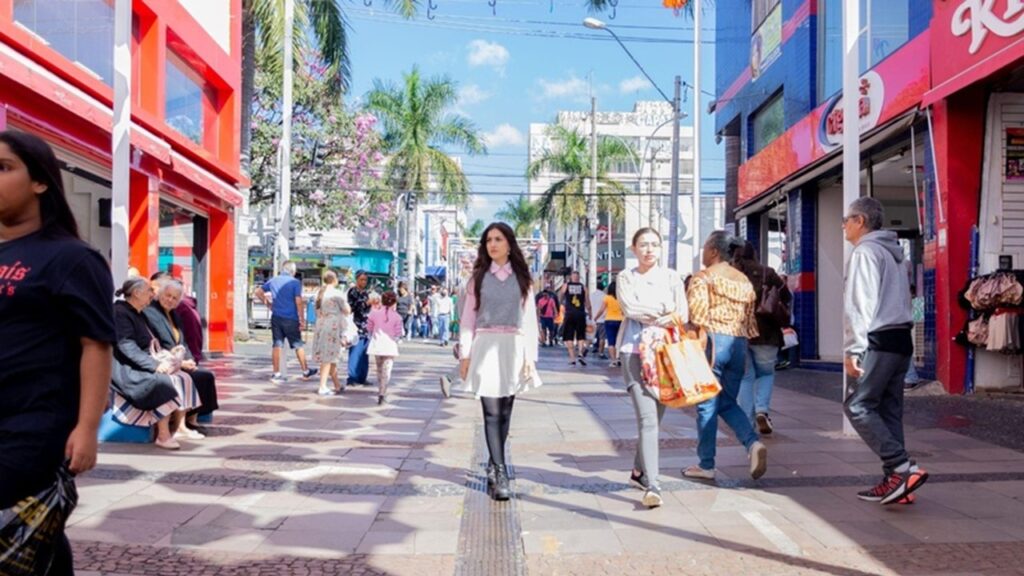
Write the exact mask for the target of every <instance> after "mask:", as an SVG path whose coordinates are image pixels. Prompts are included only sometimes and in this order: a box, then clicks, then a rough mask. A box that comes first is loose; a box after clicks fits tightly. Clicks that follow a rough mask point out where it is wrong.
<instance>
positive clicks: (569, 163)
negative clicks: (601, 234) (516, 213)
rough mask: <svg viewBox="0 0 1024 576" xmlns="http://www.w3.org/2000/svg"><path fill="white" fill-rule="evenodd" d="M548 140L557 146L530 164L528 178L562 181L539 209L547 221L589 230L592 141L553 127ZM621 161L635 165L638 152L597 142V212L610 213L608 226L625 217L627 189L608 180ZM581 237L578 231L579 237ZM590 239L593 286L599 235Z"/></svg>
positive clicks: (610, 142) (604, 140) (548, 191)
mask: <svg viewBox="0 0 1024 576" xmlns="http://www.w3.org/2000/svg"><path fill="white" fill-rule="evenodd" d="M548 137H549V138H550V139H551V141H552V144H553V145H554V146H553V148H552V149H551V150H547V151H545V153H544V155H543V156H541V157H540V158H538V159H537V160H535V161H533V162H531V163H530V165H529V166H528V167H527V169H526V176H527V178H530V179H537V178H538V177H539V176H540V175H541V174H544V173H549V174H554V175H556V177H558V178H559V179H558V180H556V181H555V182H554V183H553V184H551V185H550V186H548V188H547V189H546V190H544V191H543V192H541V198H540V202H539V204H538V208H539V211H540V216H541V218H543V219H544V220H550V219H552V218H554V219H556V220H557V221H558V222H560V223H562V224H563V225H575V226H576V229H577V230H581V229H589V227H588V226H586V225H585V221H586V218H587V215H588V212H589V210H588V208H589V202H588V198H587V196H586V195H585V192H586V191H585V190H584V188H585V183H586V182H587V181H588V180H590V179H591V178H592V171H593V167H592V156H591V148H590V146H591V142H590V139H589V138H588V137H587V136H585V135H583V134H581V133H580V132H579V130H577V129H575V128H573V129H570V128H566V127H565V126H561V125H558V124H556V125H554V126H551V127H549V128H548ZM622 161H632V162H634V163H636V153H635V152H633V150H632V149H631V148H629V146H627V145H626V144H625V143H624V142H622V141H621V140H619V139H616V138H609V137H599V138H598V139H597V182H596V184H597V186H596V190H597V192H596V198H594V199H593V201H595V202H596V203H597V206H596V207H597V209H598V210H599V211H604V212H606V213H607V214H608V222H609V224H610V223H611V222H613V221H614V219H617V218H622V217H623V216H624V213H625V201H624V197H625V196H624V194H625V193H626V191H627V190H628V188H627V187H626V186H624V185H623V184H622V183H621V182H619V181H617V180H614V179H612V178H609V177H608V172H610V168H611V166H612V164H614V163H617V162H622ZM579 236H580V234H579V233H578V232H577V238H578V237H579ZM588 240H589V245H590V246H589V250H588V252H589V253H590V254H589V257H588V261H589V267H590V270H591V274H590V278H589V280H588V283H590V284H593V283H594V274H593V271H594V270H596V267H597V244H596V236H595V235H594V234H593V233H591V234H590V238H589V239H588Z"/></svg>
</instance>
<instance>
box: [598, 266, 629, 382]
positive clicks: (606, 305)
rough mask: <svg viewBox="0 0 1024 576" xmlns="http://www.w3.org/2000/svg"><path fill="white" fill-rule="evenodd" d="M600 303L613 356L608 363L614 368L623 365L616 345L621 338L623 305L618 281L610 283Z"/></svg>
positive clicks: (609, 348) (599, 313) (610, 351)
mask: <svg viewBox="0 0 1024 576" xmlns="http://www.w3.org/2000/svg"><path fill="white" fill-rule="evenodd" d="M600 302H601V303H600V305H598V308H597V315H598V316H599V317H602V316H603V317H604V330H603V332H604V338H605V340H606V341H607V345H608V354H609V356H610V357H611V362H610V363H609V364H608V365H609V366H611V367H612V368H616V367H621V366H622V361H621V360H619V350H618V347H617V346H616V343H617V342H618V338H619V328H620V327H621V326H622V320H623V315H622V305H621V304H620V303H619V299H618V283H617V282H615V281H612V283H611V284H609V285H608V288H607V292H606V293H605V294H604V297H603V298H602V299H601V300H600Z"/></svg>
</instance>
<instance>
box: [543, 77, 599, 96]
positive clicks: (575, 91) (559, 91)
mask: <svg viewBox="0 0 1024 576" xmlns="http://www.w3.org/2000/svg"><path fill="white" fill-rule="evenodd" d="M537 84H538V85H539V86H540V95H539V97H540V98H541V99H542V100H554V99H559V98H563V99H572V100H586V98H587V96H588V95H589V94H590V85H589V84H587V81H586V80H584V79H582V78H578V77H576V76H570V77H569V78H568V79H566V80H545V79H543V78H540V79H538V80H537Z"/></svg>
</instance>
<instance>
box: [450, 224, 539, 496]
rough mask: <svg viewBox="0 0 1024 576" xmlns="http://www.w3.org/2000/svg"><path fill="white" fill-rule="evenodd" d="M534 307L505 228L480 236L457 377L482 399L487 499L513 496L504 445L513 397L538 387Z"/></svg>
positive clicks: (522, 264)
mask: <svg viewBox="0 0 1024 576" xmlns="http://www.w3.org/2000/svg"><path fill="white" fill-rule="evenodd" d="M538 337H539V335H538V328H537V306H536V304H535V302H534V296H533V288H531V277H530V267H529V265H528V264H527V263H526V259H525V258H524V257H523V252H522V250H520V249H519V244H518V243H517V242H516V236H515V232H513V231H512V228H510V227H509V226H508V225H507V224H503V223H501V222H495V223H492V224H491V225H490V226H488V227H487V229H486V230H484V233H483V236H482V237H481V239H480V247H479V248H478V250H477V258H476V262H475V263H474V265H473V275H472V276H471V278H470V281H469V285H468V286H467V288H466V298H465V304H464V305H463V309H462V330H461V334H460V337H459V346H460V352H461V355H462V360H461V364H460V366H459V372H460V375H461V376H462V380H463V383H464V385H465V387H466V389H467V390H469V391H472V392H473V394H474V395H475V396H476V397H477V398H479V399H480V403H481V405H482V406H483V413H484V432H485V436H486V440H487V450H488V452H489V453H490V456H491V457H490V462H489V464H488V466H487V481H488V488H489V491H490V493H491V497H492V498H494V499H495V500H508V499H509V498H510V497H511V495H512V493H511V487H510V486H509V478H508V470H507V469H506V467H505V442H506V441H507V440H508V431H509V426H510V425H511V423H512V406H513V403H514V402H515V399H516V396H517V395H519V394H522V393H524V392H526V391H527V390H530V389H532V388H536V387H538V386H540V385H541V382H540V378H539V377H538V376H537V348H538Z"/></svg>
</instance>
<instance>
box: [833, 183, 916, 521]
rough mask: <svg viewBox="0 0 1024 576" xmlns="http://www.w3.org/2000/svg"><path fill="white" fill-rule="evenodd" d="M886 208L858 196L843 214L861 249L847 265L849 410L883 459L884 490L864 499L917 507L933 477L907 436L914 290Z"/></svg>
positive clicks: (873, 491) (871, 492)
mask: <svg viewBox="0 0 1024 576" xmlns="http://www.w3.org/2000/svg"><path fill="white" fill-rule="evenodd" d="M883 222H885V211H884V209H883V208H882V204H881V202H879V201H878V200H876V199H874V198H858V199H857V200H854V201H853V203H852V204H850V207H849V209H848V210H847V215H846V216H845V217H843V233H844V235H845V236H846V241H847V242H849V243H850V244H853V252H852V253H851V254H850V261H849V263H848V264H847V268H846V293H845V302H844V306H843V313H844V314H845V316H846V338H845V346H846V350H845V354H846V359H845V366H844V368H845V370H846V374H847V376H849V377H850V378H851V379H854V378H855V379H856V381H855V382H852V383H851V386H850V392H849V396H847V398H846V401H845V402H844V404H843V407H844V408H845V411H846V416H847V418H849V419H850V424H851V425H852V426H853V428H854V430H856V431H857V433H858V434H859V435H860V437H861V438H862V439H863V440H864V442H865V443H866V444H867V445H868V447H869V448H871V450H872V451H874V453H875V454H877V455H878V457H879V458H880V459H881V460H882V472H883V478H882V481H881V482H880V483H878V485H876V486H874V487H873V488H869V489H867V490H864V491H862V492H859V493H858V494H857V496H858V497H859V498H860V499H861V500H866V501H869V502H880V503H881V504H892V503H894V502H905V503H909V502H911V501H912V499H911V496H912V494H913V492H914V491H915V490H917V489H918V488H920V487H921V485H923V484H924V483H925V481H926V480H928V472H926V471H925V470H924V469H923V468H921V467H919V466H918V465H917V464H916V463H915V462H914V461H913V460H911V459H910V456H909V455H908V454H907V450H906V447H905V443H904V436H903V385H904V384H903V380H904V378H905V377H906V374H907V369H908V368H909V363H910V362H911V361H912V354H913V350H914V342H913V337H912V335H911V329H912V327H913V316H912V310H911V303H910V286H909V282H908V280H907V275H906V273H905V272H904V270H903V268H902V266H901V263H902V262H903V258H904V256H903V249H902V248H901V247H900V245H899V242H898V241H897V236H896V233H895V232H892V231H888V230H882V223H883Z"/></svg>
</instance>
